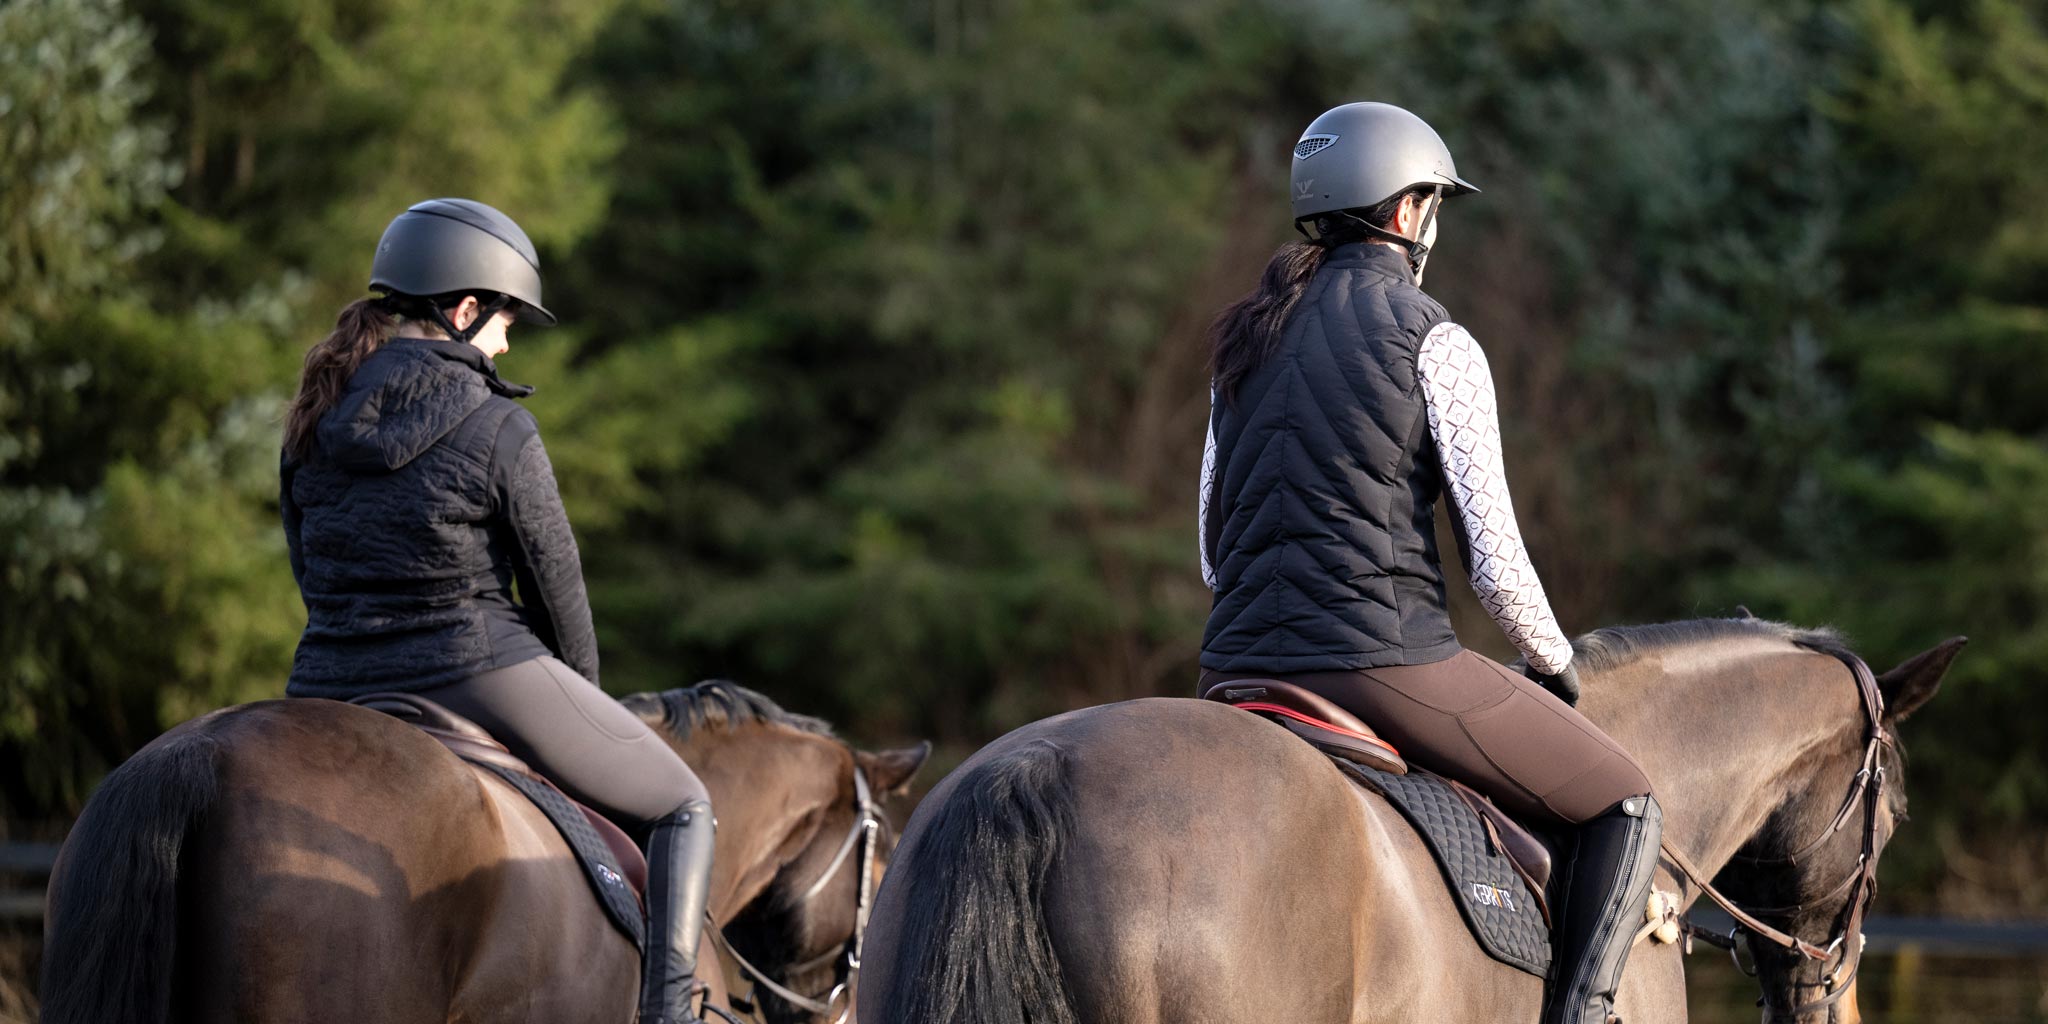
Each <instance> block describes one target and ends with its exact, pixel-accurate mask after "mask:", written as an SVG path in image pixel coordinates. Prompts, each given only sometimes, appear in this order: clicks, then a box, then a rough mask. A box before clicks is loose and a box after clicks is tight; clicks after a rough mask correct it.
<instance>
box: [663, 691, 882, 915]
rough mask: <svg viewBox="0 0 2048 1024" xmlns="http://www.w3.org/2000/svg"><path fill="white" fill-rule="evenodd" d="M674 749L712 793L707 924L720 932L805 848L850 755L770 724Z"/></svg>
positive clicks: (847, 773)
mask: <svg viewBox="0 0 2048 1024" xmlns="http://www.w3.org/2000/svg"><path fill="white" fill-rule="evenodd" d="M677 749H678V751H679V752H680V753H681V754H682V755H683V760H684V761H686V762H688V763H689V765H690V767H691V768H692V769H694V770H695V771H696V772H697V776H698V778H700V779H702V780H703V782H704V787H705V788H706V789H707V790H709V791H710V793H711V809H712V814H713V815H714V816H715V817H716V818H717V821H718V838H717V846H716V849H715V852H714V859H713V862H712V874H711V916H712V917H713V918H714V919H715V920H717V921H718V922H719V923H720V924H724V923H725V922H727V921H730V920H732V918H733V917H734V916H736V915H737V914H739V912H740V911H741V910H742V909H744V908H745V907H746V906H747V904H749V903H751V902H753V901H754V900H755V899H757V898H758V897H760V895H761V894H762V893H763V892H765V891H767V889H768V887H769V886H770V885H771V884H772V883H773V882H774V881H775V877H776V875H778V874H779V873H780V872H781V871H782V869H783V868H784V867H785V866H787V865H788V864H789V862H790V861H792V860H794V859H795V858H796V857H797V856H798V855H799V854H801V853H802V852H803V851H804V849H805V848H807V847H808V846H809V845H810V843H811V841H812V839H813V838H814V836H815V834H816V832H817V830H818V827H819V825H820V823H821V822H822V821H823V820H824V819H825V818H826V817H827V816H828V815H827V814H826V812H827V811H829V810H830V809H831V807H832V805H833V804H834V803H835V802H836V801H837V800H838V798H839V796H840V793H841V789H842V788H843V787H842V785H841V781H842V779H844V778H850V777H851V773H852V760H853V755H852V753H851V752H850V751H848V750H847V748H846V747H845V746H844V745H843V744H840V743H839V742H837V741H835V740H831V739H828V738H826V737H822V736H815V735H811V734H809V733H805V732H802V731H800V730H797V729H793V728H790V727H788V726H785V725H777V724H770V723H746V724H742V725H732V726H726V727H722V728H715V729H704V730H699V731H698V732H697V733H695V734H694V735H692V736H691V737H690V738H688V739H687V740H684V741H683V742H681V743H680V744H678V747H677Z"/></svg>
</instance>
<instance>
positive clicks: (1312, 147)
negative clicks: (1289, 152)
mask: <svg viewBox="0 0 2048 1024" xmlns="http://www.w3.org/2000/svg"><path fill="white" fill-rule="evenodd" d="M1335 141H1337V137H1336V136H1335V135H1304V136H1302V137H1301V141H1300V142H1297V143H1295V144H1294V158H1295V159H1296V160H1306V159H1308V158H1309V157H1312V156H1314V155H1316V154H1317V153H1320V152H1322V151H1323V150H1325V149H1328V148H1330V143H1332V142H1335Z"/></svg>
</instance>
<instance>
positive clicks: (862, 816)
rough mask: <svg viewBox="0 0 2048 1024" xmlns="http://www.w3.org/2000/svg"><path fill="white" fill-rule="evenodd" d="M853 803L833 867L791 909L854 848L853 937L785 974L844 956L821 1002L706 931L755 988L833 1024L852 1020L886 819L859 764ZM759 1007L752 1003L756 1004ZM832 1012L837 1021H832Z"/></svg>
mask: <svg viewBox="0 0 2048 1024" xmlns="http://www.w3.org/2000/svg"><path fill="white" fill-rule="evenodd" d="M853 798H854V803H855V808H856V813H855V815H854V820H853V827H852V828H851V829H849V830H848V831H847V833H846V838H844V839H842V840H840V842H839V851H838V852H837V853H835V854H833V855H832V862H831V863H830V864H827V865H825V870H823V871H821V872H819V873H818V877H817V878H816V879H815V880H813V881H812V882H811V884H810V885H808V886H806V887H805V888H804V891H803V893H802V894H801V895H799V896H798V897H797V898H796V900H795V905H797V906H802V905H803V904H805V903H808V902H810V901H811V900H812V899H813V898H815V897H816V896H817V895H818V894H819V893H821V892H823V891H824V890H825V886H826V885H827V884H829V883H830V882H831V881H832V879H834V878H836V877H838V875H839V870H840V869H841V868H843V867H845V865H846V858H847V856H848V855H850V854H852V853H853V849H854V847H855V846H856V845H858V846H859V847H860V869H859V870H860V888H859V889H858V890H857V891H856V892H855V893H854V897H853V899H854V904H853V934H852V935H850V936H848V937H847V939H846V942H845V944H843V945H841V946H840V947H839V948H837V949H832V950H827V951H826V952H825V953H824V954H823V955H820V956H817V957H814V958H812V959H810V960H806V961H804V962H803V963H800V964H792V965H790V967H789V968H788V969H787V971H786V973H789V974H803V973H806V972H808V971H813V970H816V969H818V968H819V967H823V966H825V965H826V964H828V963H831V962H832V961H834V960H837V959H838V958H840V957H842V956H843V957H845V958H846V979H845V980H844V981H840V982H838V983H836V984H834V985H833V986H832V989H831V991H829V992H827V993H826V994H825V995H824V997H823V998H819V997H816V996H806V995H803V994H801V993H798V992H793V991H791V990H790V989H788V988H787V987H785V986H783V985H782V984H781V983H780V982H777V981H776V980H775V979H773V978H770V977H769V976H768V974H767V972H765V971H763V970H761V969H760V968H759V967H756V966H754V965H753V964H752V963H751V962H749V961H748V960H747V958H746V957H743V956H741V955H740V953H739V950H736V949H734V948H733V947H732V943H731V941H730V940H728V939H727V938H726V937H725V933H724V932H723V931H722V930H720V929H718V928H715V927H714V928H713V929H712V930H711V935H712V938H713V940H714V941H715V942H716V943H717V944H718V948H719V952H720V953H721V954H723V955H724V956H726V957H729V958H731V960H732V962H733V963H734V964H737V965H738V966H739V969H740V970H741V972H743V973H745V974H746V975H747V976H748V977H750V978H752V979H753V980H754V984H755V985H756V986H758V987H760V988H766V989H767V990H768V991H770V992H772V993H774V994H775V995H776V996H777V997H778V998H780V999H782V1000H783V1001H784V1002H787V1003H789V1004H790V1005H792V1006H796V1007H798V1008H800V1009H804V1010H808V1011H810V1012H811V1013H813V1014H815V1015H817V1016H820V1017H833V1024H845V1022H846V1019H847V1018H848V1017H849V1016H851V1015H852V1014H853V995H852V993H853V982H854V979H855V978H856V977H858V976H859V975H860V957H861V949H862V947H863V945H864V943H865V942H866V940H867V931H868V916H869V913H870V911H872V910H873V908H874V895H875V886H874V872H875V845H876V844H877V843H878V842H879V841H880V838H881V832H882V829H883V828H884V827H885V826H886V824H887V819H886V818H884V817H883V816H882V807H881V805H880V804H878V803H876V802H875V799H874V794H873V792H872V791H871V790H870V789H869V787H868V777H867V774H866V773H865V772H863V771H861V769H860V765H859V764H858V763H856V764H855V765H854V766H853ZM842 1000H843V1001H844V1002H843V1003H842ZM758 1002H759V1001H758V1000H756V1003H757V1004H758ZM835 1012H836V1013H837V1016H836V1017H835V1016H833V1014H834V1013H835Z"/></svg>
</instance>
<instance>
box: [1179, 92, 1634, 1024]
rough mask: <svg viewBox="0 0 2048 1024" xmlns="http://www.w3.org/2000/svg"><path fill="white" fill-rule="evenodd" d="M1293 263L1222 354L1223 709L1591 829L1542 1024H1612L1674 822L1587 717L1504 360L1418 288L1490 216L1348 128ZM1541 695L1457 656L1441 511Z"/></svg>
mask: <svg viewBox="0 0 2048 1024" xmlns="http://www.w3.org/2000/svg"><path fill="white" fill-rule="evenodd" d="M1292 179H1293V180H1292V186H1293V187H1292V199H1293V207H1294V209H1293V212H1294V220H1295V226H1296V228H1297V229H1298V230H1300V231H1301V232H1302V234H1303V236H1304V237H1305V238H1307V239H1308V241H1307V242H1300V243H1293V244H1290V245H1289V246H1287V247H1286V248H1283V249H1282V250H1281V251H1280V252H1279V253H1277V254H1276V255H1275V256H1274V258H1273V261H1272V262H1271V263H1270V264H1269V265H1268V266H1267V268H1266V271H1265V275H1264V278H1263V279H1262V280H1261V282H1260V285H1259V288H1258V289H1257V290H1256V291H1254V292H1253V293H1252V294H1250V295H1248V296H1246V297H1245V298H1244V299H1242V300H1240V301H1239V302H1238V303H1236V304H1235V305H1233V306H1232V307H1230V308H1229V309H1228V310H1226V311H1225V312H1224V313H1223V315H1222V316H1220V317H1219V318H1218V319H1217V322H1216V326H1215V328H1214V330H1213V332H1212V339H1211V340H1212V346H1213V349H1212V353H1211V371H1212V375H1213V376H1212V410H1211V415H1210V419H1209V439H1208V446H1207V452H1206V453H1205V456H1204V458H1203V461H1202V513H1201V531H1202V532H1201V537H1202V568H1203V574H1204V577H1205V578H1206V580H1207V581H1208V583H1209V585H1210V587H1211V588H1212V589H1213V590H1214V591H1215V604H1214V606H1213V610H1212V611H1211V612H1210V615H1209V621H1208V627H1207V629H1206V630H1205V631H1204V635H1203V640H1202V658H1201V665H1202V670H1203V672H1202V686H1203V689H1204V690H1205V691H1206V690H1207V689H1209V688H1210V687H1211V686H1213V685H1215V684H1217V683H1221V682H1228V681H1232V680H1237V679H1248V678H1262V679H1276V678H1277V679H1281V680H1284V681H1287V682H1291V683H1294V684H1296V685H1299V686H1302V687H1305V688H1307V689H1309V690H1311V691H1313V692H1315V693H1317V694H1319V695H1321V696H1323V697H1325V698H1328V699H1329V700H1331V701H1333V702H1335V703H1336V704H1338V705H1340V706H1341V707H1343V708H1345V709H1346V710H1348V711H1351V712H1352V713H1354V714H1356V715H1358V716H1359V717H1360V718H1361V719H1363V720H1364V721H1366V722H1367V723H1369V724H1370V725H1371V726H1372V727H1373V728H1374V730H1375V731H1377V732H1378V733H1379V734H1380V735H1381V736H1383V737H1385V738H1386V739H1388V740H1389V741H1391V742H1392V743H1393V744H1394V745H1395V746H1396V747H1398V748H1399V749H1400V751H1401V753H1402V754H1403V755H1404V756H1405V757H1406V758H1407V759H1408V760H1410V761H1412V762H1414V763H1416V764H1418V765H1421V766H1422V767H1424V768H1427V769H1429V770H1431V771H1433V772H1436V773H1437V774H1440V775H1444V776H1447V777H1449V778H1453V779H1457V780H1459V781H1462V782H1465V783H1467V784H1468V785H1470V786H1472V787H1473V788H1474V789H1477V790H1479V791H1480V792H1482V793H1485V794H1486V795H1487V796H1489V797H1491V798H1492V799H1493V800H1494V801H1495V802H1496V803H1498V804H1500V805H1501V806H1502V807H1505V808H1506V809H1508V810H1509V811H1511V812H1512V813H1514V814H1517V815H1520V816H1524V817H1526V818H1529V819H1534V820H1536V821H1538V822H1547V823H1551V824H1554V825H1562V826H1570V827H1573V828H1574V830H1575V831H1576V834H1577V847H1576V850H1575V852H1573V854H1572V857H1571V861H1570V869H1569V871H1570V873H1569V879H1568V881H1567V883H1566V886H1565V888H1564V891H1563V897H1562V902H1561V907H1562V913H1561V917H1560V918H1559V919H1558V922H1557V953H1558V958H1557V967H1556V969H1555V970H1554V971H1553V978H1552V982H1551V987H1550V990H1549V992H1548V995H1547V1009H1546V1010H1545V1013H1544V1017H1543V1020H1544V1021H1545V1024H1607V1022H1608V1021H1609V1019H1610V1017H1611V1015H1612V1012H1613V1002H1614V993H1615V990H1616V988H1617V987H1618V985H1619V983H1620V979H1621V971H1622V965H1623V963H1624V962H1625V961H1626V960H1627V958H1628V951H1629V946H1630V944H1631V941H1632V939H1633V937H1634V935H1633V933H1634V928H1633V924H1634V923H1635V922H1636V920H1637V919H1638V918H1639V917H1640V916H1641V914H1642V912H1643V906H1644V901H1645V899H1646V898H1647V896H1648V890H1649V885H1650V878H1651V874H1652V872H1653V871H1654V869H1655V867H1656V863H1657V847H1658V838H1659V833H1660V826H1661V811H1660V810H1659V808H1658V806H1657V801H1656V799H1655V798H1654V797H1653V796H1652V795H1651V794H1650V783H1649V780H1648V778H1646V777H1645V775H1644V774H1643V770H1642V769H1641V768H1640V767H1639V766H1638V765H1637V764H1636V762H1635V759H1634V758H1632V757H1631V756H1630V755H1629V754H1628V752H1627V751H1625V750H1623V749H1622V748H1621V746H1620V745H1619V744H1617V743H1616V742H1615V741H1614V740H1612V739H1610V738H1609V737H1608V736H1607V734H1606V733H1604V732H1602V731H1601V730H1600V728H1599V727H1597V726H1595V725H1594V724H1593V723H1592V722H1590V721H1588V720H1587V719H1586V718H1585V717H1584V716H1583V715H1581V714H1579V713H1578V712H1577V711H1576V710H1574V709H1573V706H1572V705H1574V704H1575V703H1577V701H1578V696H1579V684H1578V677H1577V674H1576V673H1575V672H1574V671H1573V668H1572V646H1571V643H1570V642H1569V641H1568V640H1567V639H1566V637H1565V635H1564V633H1563V631H1562V630H1560V629H1559V628H1558V624H1557V620H1556V619H1555V618H1554V617H1553V616H1552V614H1551V610H1550V604H1549V601H1548V600H1547V599H1546V598H1545V597H1544V594H1543V587H1542V585H1541V584H1540V583H1539V582H1538V581H1537V578H1536V571H1535V569H1534V567H1533V566H1531V565H1530V564H1529V556H1528V553H1527V551H1526V550H1524V548H1523V545H1522V535H1521V530H1520V528H1519V527H1518V526H1517V525H1516V522H1515V512H1514V506H1513V505H1512V503H1511V502H1510V500H1509V497H1508V489H1507V478H1506V476H1505V475H1504V474H1503V471H1502V466H1501V443H1500V425H1499V421H1498V416H1497V414H1496V409H1495V398H1494V392H1493V380H1492V376H1491V374H1490V372H1489V371H1488V369H1487V364H1486V357H1485V354H1484V353H1483V352H1481V351H1480V348H1479V344H1478V342H1476V341H1475V340H1474V339H1473V337H1472V335H1471V334H1470V333H1469V332H1467V331H1466V330H1465V328H1463V327H1460V326H1459V325H1458V324H1456V323H1454V322H1452V320H1451V318H1450V314H1448V313H1447V312H1445V311H1444V308H1443V307H1442V306H1440V305H1438V304H1437V303H1436V301H1435V300H1433V299H1431V298H1430V297H1429V296H1428V295H1426V294H1424V293H1423V291H1422V289H1421V287H1420V285H1421V282H1422V273H1423V267H1424V265H1425V264H1426V263H1427V261H1428V258H1429V253H1430V247H1431V246H1432V245H1433V244H1434V243H1435V241H1436V229H1437V223H1436V222H1437V214H1438V211H1439V209H1440V207H1441V205H1442V203H1443V201H1444V200H1445V199H1447V198H1449V197H1452V196H1457V195H1463V194H1466V193H1473V192H1477V191H1479V190H1478V189H1477V188H1475V187H1473V186H1472V185H1471V184H1469V183H1467V182H1466V181H1465V180H1464V179H1462V178H1460V177H1458V174H1457V170H1456V168H1455V166H1454V165H1453V164H1452V162H1451V154H1450V151H1449V149H1447V148H1446V147H1445V146H1444V143H1443V140H1442V139H1440V138H1439V137H1438V136H1437V134H1436V132H1435V131H1434V130H1432V129H1431V128H1430V127H1429V125H1428V124H1426V123H1424V122H1423V121H1422V119H1421V118H1419V117H1416V116H1415V115H1414V114H1412V113H1409V112H1408V111H1406V110H1403V109H1401V108H1399V107H1395V106H1390V105H1388V104H1384V103H1350V104H1346V105H1344V106H1340V107H1337V108H1335V109H1333V110H1330V111H1328V112H1326V113H1324V114H1323V115H1322V116H1321V117H1318V118H1317V119H1316V120H1315V122H1314V123H1312V124H1310V125H1309V127H1308V130H1307V132H1305V133H1304V134H1303V135H1302V137H1301V141H1300V142H1299V143H1298V144H1297V145H1296V146H1295V149H1294V164H1293V175H1292ZM1439 495H1443V496H1446V497H1448V499H1449V500H1450V502H1451V506H1452V509H1453V510H1454V513H1455V514H1454V515H1453V516H1452V517H1451V518H1452V522H1453V523H1454V524H1455V526H1456V527H1457V536H1458V539H1459V542H1460V547H1461V548H1462V549H1463V554H1464V559H1465V565H1466V568H1467V570H1468V573H1469V576H1470V578H1471V582H1472V586H1473V589H1474V590H1476V591H1477V592H1478V595H1479V598H1480V601H1481V603H1482V604H1484V605H1485V607H1486V609H1487V611H1489V612H1490V613H1492V615H1493V618H1494V620H1495V621H1496V622H1498V623H1499V624H1500V627H1501V628H1502V630H1504V631H1505V632H1506V633H1507V635H1508V638H1509V639H1511V640H1512V641H1514V643H1515V646H1516V647H1518V648H1520V649H1521V651H1522V653H1523V654H1524V655H1525V656H1526V657H1527V660H1528V666H1529V668H1528V671H1529V676H1528V677H1527V678H1525V677H1523V676H1521V675H1517V674H1516V673H1514V672H1511V671H1509V670H1508V669H1507V668H1505V667H1503V666H1501V665H1499V664H1497V663H1495V662H1493V661H1491V660H1489V659H1487V658H1485V657H1482V656H1480V655H1478V654H1474V653H1472V652H1470V651H1467V650H1464V649H1462V648H1461V647H1459V645H1458V641H1457V638H1456V636H1454V635H1453V633H1452V631H1451V619H1450V615H1449V612H1448V610H1447V607H1446V602H1445V594H1444V574H1443V568H1442V564H1441V562H1442V559H1441V555H1440V553H1439V552H1438V550H1437V543H1436V532H1435V508H1436V501H1437V498H1438V497H1439Z"/></svg>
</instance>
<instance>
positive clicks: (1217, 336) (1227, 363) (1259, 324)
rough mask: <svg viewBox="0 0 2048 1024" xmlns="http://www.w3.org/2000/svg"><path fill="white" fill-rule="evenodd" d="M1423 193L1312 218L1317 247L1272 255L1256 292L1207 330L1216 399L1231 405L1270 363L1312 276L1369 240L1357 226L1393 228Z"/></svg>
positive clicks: (1291, 246) (1297, 246) (1295, 245)
mask: <svg viewBox="0 0 2048 1024" xmlns="http://www.w3.org/2000/svg"><path fill="white" fill-rule="evenodd" d="M1422 191H1424V190H1422V189H1408V190H1406V191H1403V192H1400V193H1398V194H1396V195H1394V196H1391V197H1389V198H1388V199H1386V200H1385V201H1384V202H1381V203H1380V204H1379V205H1377V206H1374V207H1372V208H1371V209H1367V210H1344V211H1340V212H1337V213H1333V214H1325V215H1323V216H1321V217H1318V218H1316V238H1315V241H1312V242H1289V243H1287V244H1286V245H1283V246H1281V247H1280V248H1279V250H1278V251H1276V252H1274V253H1273V258H1272V259H1270V260H1267V261H1266V270H1265V272H1264V273H1263V274H1260V275H1259V286H1258V287H1257V288H1254V289H1252V291H1251V294H1249V295H1246V296H1245V297H1244V298H1241V299H1239V300H1237V301H1236V302H1233V303H1231V304H1230V305H1228V306H1226V307H1224V309H1223V312H1221V313H1218V314H1216V319H1215V320H1214V321H1212V322H1211V323H1210V324H1209V386H1210V387H1213V388H1215V389H1216V394H1217V396H1218V397H1220V398H1222V399H1223V400H1224V401H1226V402H1228V401H1231V400H1232V399H1234V398H1235V397H1236V395H1237V386H1238V384H1240V383H1242V382H1243V381H1244V379H1245V378H1246V377H1249V376H1251V375H1252V372H1253V371H1254V370H1257V369H1258V368H1259V367H1261V366H1263V365H1265V362H1266V360H1268V359H1270V358H1272V356H1273V353H1274V351H1275V350H1277V349H1278V348H1279V347H1280V335H1281V332H1282V331H1284V330H1285V329H1286V328H1287V320H1288V318H1289V317H1290V316H1292V315H1293V314H1294V307H1295V306H1296V305H1299V304H1300V302H1301V297H1302V296H1303V295H1304V294H1306V293H1307V292H1308V285H1309V282H1310V281H1312V280H1314V279H1315V276H1316V271H1318V270H1320V269H1322V266H1323V263H1324V262H1325V261H1326V260H1328V259H1329V258H1330V250H1332V249H1335V248H1336V247H1338V246H1340V245H1344V244H1346V243H1348V242H1356V241H1358V240H1360V239H1363V238H1366V237H1369V236H1368V235H1367V234H1366V232H1365V231H1364V230H1362V229H1361V228H1360V226H1359V222H1361V221H1363V222H1364V223H1367V224H1371V225H1372V226H1374V227H1380V228H1384V227H1386V226H1387V225H1389V224H1391V223H1393V221H1394V214H1395V213H1396V212H1398V211H1399V209H1400V207H1401V202H1402V200H1404V199H1407V198H1408V197H1409V196H1411V195H1417V194H1419V193H1421V192H1422Z"/></svg>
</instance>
